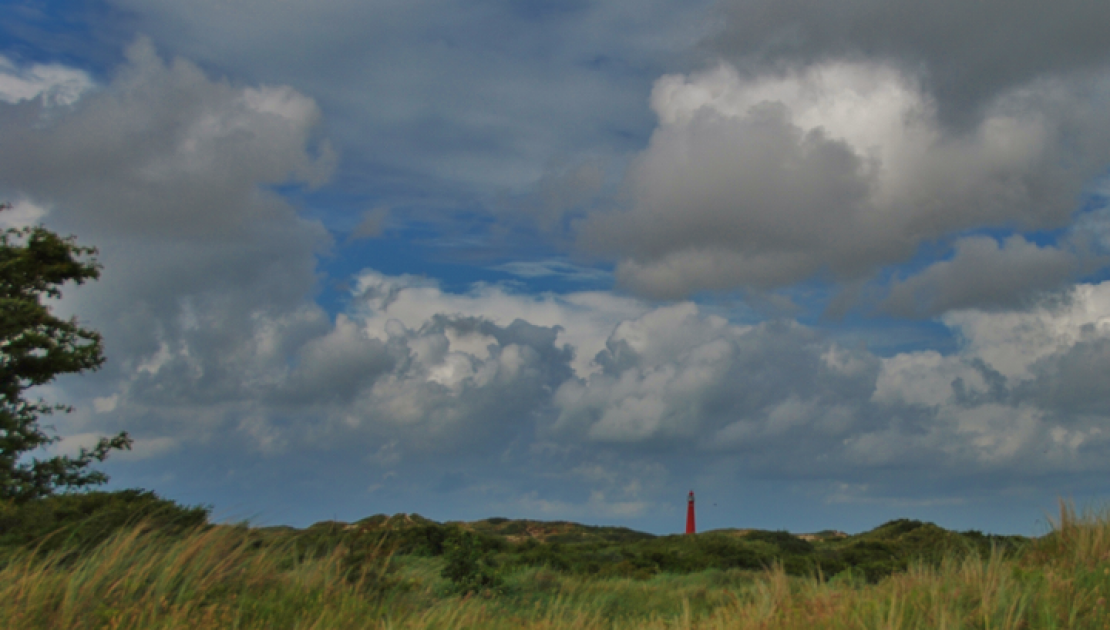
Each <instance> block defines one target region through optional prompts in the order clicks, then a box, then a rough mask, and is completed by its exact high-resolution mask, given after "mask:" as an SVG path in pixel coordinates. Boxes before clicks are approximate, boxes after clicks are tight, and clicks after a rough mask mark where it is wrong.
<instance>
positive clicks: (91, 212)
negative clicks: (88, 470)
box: [0, 0, 1110, 534]
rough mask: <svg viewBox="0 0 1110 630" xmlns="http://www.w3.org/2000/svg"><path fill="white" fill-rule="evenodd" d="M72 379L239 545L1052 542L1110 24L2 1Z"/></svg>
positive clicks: (1101, 211) (1095, 272)
mask: <svg viewBox="0 0 1110 630" xmlns="http://www.w3.org/2000/svg"><path fill="white" fill-rule="evenodd" d="M0 8H2V11H0V146H3V147H4V151H3V154H2V155H0V199H5V200H8V201H10V202H11V203H12V204H13V206H14V207H13V209H12V210H10V211H7V212H5V213H4V214H3V215H0V221H2V222H4V224H5V225H21V224H27V223H35V222H42V223H44V224H45V225H47V226H48V227H50V228H52V229H55V230H58V231H61V232H65V233H72V234H76V235H77V236H78V237H79V240H80V242H82V243H85V244H90V245H95V246H97V247H98V248H99V250H100V261H101V262H102V263H103V265H104V272H103V276H102V278H101V280H100V281H99V282H97V283H95V284H93V285H89V286H83V287H74V288H72V289H70V290H67V291H66V292H65V295H64V297H63V299H62V300H60V301H59V302H58V303H57V304H56V305H55V308H56V309H57V310H58V311H59V312H62V313H65V314H66V315H73V316H77V317H78V318H79V319H80V321H82V322H83V323H85V324H87V325H89V326H91V327H93V328H95V329H97V330H99V331H101V332H102V333H103V334H104V339H105V350H106V355H107V357H108V361H107V363H106V364H105V366H104V368H103V369H101V370H100V371H98V372H96V373H92V374H85V375H80V376H67V377H64V378H60V379H58V380H57V381H56V382H55V383H52V384H51V385H49V386H46V387H43V388H42V392H41V393H42V395H43V396H44V397H46V398H49V399H52V400H58V401H64V402H69V403H71V404H73V405H74V406H75V407H76V411H74V412H73V413H72V414H68V415H66V416H61V417H57V418H53V419H52V422H53V423H54V426H55V427H56V429H57V431H58V433H59V434H60V435H62V436H63V437H64V438H65V439H64V440H63V441H62V442H61V443H60V444H59V445H57V446H56V447H55V448H56V450H60V451H62V452H72V451H75V450H76V449H77V448H79V447H80V446H81V445H83V444H88V443H90V441H93V440H95V438H96V436H98V435H104V434H109V433H114V432H118V431H120V430H127V431H129V432H130V433H131V435H132V436H133V437H134V438H135V440H136V441H135V448H134V450H133V451H131V452H129V453H120V454H118V455H115V456H113V458H112V459H110V460H109V462H107V463H106V464H105V466H104V469H105V470H106V471H107V472H108V473H109V474H110V475H111V476H112V481H111V483H110V487H113V488H122V487H136V486H138V487H143V488H149V489H152V490H155V491H157V492H159V493H160V494H162V495H164V496H167V497H170V498H173V499H176V500H180V501H183V502H186V503H194V504H195V503H202V504H208V505H212V506H213V507H214V508H215V514H216V515H217V516H218V517H219V518H251V519H253V520H255V521H256V522H259V523H266V524H276V523H288V524H293V525H298V526H303V525H306V524H309V523H312V522H314V521H318V520H323V519H328V518H339V519H342V520H355V519H358V518H361V517H364V516H367V515H370V514H374V513H380V512H387V513H393V512H418V513H420V514H423V515H425V516H428V517H430V518H433V519H437V520H450V519H475V518H482V517H488V516H508V517H516V518H534V519H545V520H554V519H569V520H576V521H580V522H585V523H614V524H621V525H626V526H630V527H634V528H638V529H642V530H646V531H652V532H656V533H667V532H675V531H679V528H680V527H681V526H682V524H683V516H684V514H683V507H684V499H685V493H686V492H687V491H688V490H689V489H694V490H695V491H696V492H697V493H698V496H699V506H700V507H699V509H700V512H699V524H700V525H701V526H702V527H704V528H715V527H763V528H785V529H789V530H791V531H797V532H800V531H808V530H819V529H829V528H835V529H842V530H846V531H859V530H862V529H868V528H870V527H873V526H875V525H878V524H880V523H881V522H883V521H885V520H888V519H891V518H899V517H912V518H920V519H925V520H931V521H934V522H937V523H939V524H941V525H943V526H946V527H952V528H958V529H980V530H985V531H994V532H1000V533H1024V534H1032V533H1038V532H1039V531H1043V528H1044V527H1045V520H1044V515H1045V513H1046V512H1047V511H1050V510H1051V509H1052V508H1053V504H1054V502H1055V500H1056V498H1057V497H1061V496H1062V497H1073V498H1075V499H1076V500H1077V501H1079V502H1080V503H1084V502H1095V503H1099V502H1101V501H1103V500H1104V499H1105V497H1106V494H1107V487H1106V484H1105V482H1104V481H1103V480H1104V479H1106V478H1107V474H1106V473H1107V472H1110V470H1108V466H1110V464H1107V463H1106V462H1110V457H1108V455H1110V394H1108V393H1106V388H1105V387H1104V383H1105V375H1106V374H1107V370H1108V369H1110V283H1107V282H1106V281H1107V280H1108V279H1110V276H1108V274H1107V268H1108V265H1110V258H1108V249H1110V247H1108V246H1110V214H1108V213H1110V210H1108V205H1107V195H1108V194H1110V185H1108V180H1107V168H1108V166H1110V122H1107V119H1106V117H1105V115H1104V112H1105V111H1106V106H1107V104H1108V103H1107V101H1108V100H1110V42H1107V41H1106V39H1105V37H1104V36H1103V34H1102V33H1101V30H1100V29H1099V28H1096V25H1101V24H1105V23H1106V22H1107V18H1110V15H1106V14H1107V13H1110V8H1107V7H1102V6H1101V5H1097V6H1096V5H1085V6H1075V7H1068V8H1064V9H1061V8H1060V7H1045V8H1044V9H1040V8H1037V7H1035V6H1032V5H1030V6H1021V7H1013V6H1011V4H1009V3H1005V2H1002V1H1001V0H990V1H986V2H979V3H975V4H974V5H967V4H966V3H961V2H954V1H953V2H937V3H928V4H926V5H921V4H918V3H911V2H909V1H908V0H906V1H902V0H898V1H896V2H889V1H888V2H879V1H878V0H852V1H850V2H839V3H835V4H834V3H822V2H817V1H816V0H787V1H783V0H716V1H705V2H694V3H691V2H677V1H673V0H641V1H639V2H627V1H623V0H612V1H610V2H604V3H602V2H594V1H590V0H582V1H580V2H569V3H567V2H558V3H556V2H524V1H519V0H512V1H510V0H487V1H483V2H477V3H470V4H467V5H461V4H457V3H450V2H444V1H442V0H426V1H423V2H363V1H355V0H324V1H321V0H316V1H313V2H309V1H308V0H303V1H302V0H290V1H288V2H282V3H273V2H263V1H262V0H235V1H232V2H223V1H221V2H216V1H207V0H205V1H199V2H193V3H180V2H170V1H168V0H143V1H142V2H139V1H137V0H98V1H90V2H49V3H47V2H41V1H33V0H20V1H4V2H2V3H0Z"/></svg>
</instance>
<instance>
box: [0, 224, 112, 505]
mask: <svg viewBox="0 0 1110 630" xmlns="http://www.w3.org/2000/svg"><path fill="white" fill-rule="evenodd" d="M9 208H11V206H10V205H9V204H0V211H3V210H7V209H9ZM95 255H96V249H95V248H92V247H81V246H78V245H77V244H76V242H75V239H74V237H72V236H70V237H61V236H58V235H57V234H55V233H53V232H51V231H50V230H47V229H46V228H44V227H43V226H41V225H38V226H34V227H25V228H7V229H5V230H3V232H0V500H10V501H15V502H16V503H22V502H25V501H29V500H32V499H36V498H40V497H44V496H48V495H51V494H54V493H55V492H56V491H57V490H59V489H76V488H81V487H85V486H93V485H99V484H102V483H104V482H105V481H107V480H108V477H107V476H106V475H105V474H104V473H102V472H99V471H95V470H91V469H90V468H89V466H90V465H91V464H92V463H93V462H94V461H98V462H102V461H104V459H105V458H106V457H107V456H108V453H109V451H111V450H113V449H127V450H130V448H131V438H130V437H129V436H128V435H127V433H126V432H123V433H120V434H119V435H117V436H115V437H113V438H101V439H100V441H99V443H98V444H97V445H96V446H95V447H94V448H92V449H91V450H90V449H86V448H82V449H81V451H80V453H79V454H78V455H77V457H70V456H56V457H52V458H49V459H38V458H31V460H30V461H26V459H27V458H26V455H28V454H30V453H32V452H33V451H35V450H36V449H39V448H41V447H43V446H47V445H49V444H53V443H54V442H57V441H58V440H60V439H61V438H59V437H57V436H56V435H55V434H53V429H52V428H51V427H42V426H40V425H39V418H40V417H41V416H44V415H49V414H51V413H53V412H55V411H65V412H67V413H68V412H70V411H72V410H73V409H72V408H71V407H68V406H66V405H51V404H47V403H46V402H45V401H43V400H42V399H41V398H40V399H38V400H35V401H29V400H27V399H25V398H24V394H25V392H26V390H27V389H29V388H32V387H35V386H38V385H43V384H46V383H49V382H51V381H53V380H54V378H55V377H56V376H58V375H59V374H70V373H80V372H84V371H86V370H96V369H97V368H99V367H100V366H101V364H103V363H104V355H103V352H102V348H101V338H100V334H99V333H97V332H96V331H93V330H87V329H84V328H81V327H80V326H78V325H77V320H76V318H73V319H70V320H69V321H66V320H62V319H59V318H57V317H55V316H54V315H53V314H52V313H51V312H50V307H49V306H47V305H45V304H43V298H44V297H49V298H58V297H61V295H62V292H61V286H62V285H64V284H65V283H67V282H75V283H77V284H83V283H84V282H85V281H86V280H95V279H97V278H99V277H100V266H99V265H98V264H97V262H96V259H95ZM44 429H49V430H50V433H47V432H46V430H44Z"/></svg>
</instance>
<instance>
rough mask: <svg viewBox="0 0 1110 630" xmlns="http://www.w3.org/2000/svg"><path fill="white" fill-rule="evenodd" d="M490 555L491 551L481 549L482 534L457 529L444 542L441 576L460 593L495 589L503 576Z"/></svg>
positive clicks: (499, 584)
mask: <svg viewBox="0 0 1110 630" xmlns="http://www.w3.org/2000/svg"><path fill="white" fill-rule="evenodd" d="M490 556H491V550H489V549H488V548H486V549H484V548H483V541H482V539H481V537H479V536H477V535H475V534H473V533H471V532H468V531H465V530H462V529H456V530H454V531H452V532H451V534H450V535H449V536H448V537H447V540H446V542H445V543H444V552H443V559H444V560H445V561H446V562H447V564H446V566H445V567H444V568H443V572H442V574H441V575H442V576H443V577H445V578H447V579H448V580H451V583H452V584H453V585H454V588H455V590H456V591H457V592H459V593H461V594H466V593H473V592H481V591H485V590H496V589H498V588H499V587H500V586H501V584H502V578H501V574H500V572H499V571H498V570H497V566H496V564H495V563H494V561H493V559H492V558H491V557H490Z"/></svg>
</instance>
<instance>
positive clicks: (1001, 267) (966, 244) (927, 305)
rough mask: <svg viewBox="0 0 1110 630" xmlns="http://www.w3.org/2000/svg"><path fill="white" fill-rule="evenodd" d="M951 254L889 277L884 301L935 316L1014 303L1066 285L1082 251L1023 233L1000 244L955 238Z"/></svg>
mask: <svg viewBox="0 0 1110 630" xmlns="http://www.w3.org/2000/svg"><path fill="white" fill-rule="evenodd" d="M954 249H955V250H956V251H955V255H954V256H953V257H952V259H950V260H945V261H941V262H937V263H933V264H932V265H930V266H929V267H928V268H926V269H925V270H924V271H922V272H920V273H918V274H916V275H913V276H911V277H909V278H906V279H905V280H899V281H895V282H892V283H891V288H890V295H889V296H888V297H887V298H886V299H885V300H884V301H883V303H882V307H883V308H884V309H886V310H888V311H890V312H892V313H895V314H897V315H901V316H909V317H913V316H924V317H931V316H935V315H939V314H941V313H945V312H947V311H950V310H956V309H962V308H970V307H978V308H988V309H989V308H993V309H1002V308H1016V307H1021V306H1024V305H1028V304H1031V303H1032V302H1033V301H1034V300H1035V299H1036V298H1037V297H1039V294H1040V293H1042V292H1045V291H1053V290H1057V289H1060V288H1062V287H1063V286H1064V285H1066V283H1067V281H1068V280H1069V279H1071V278H1072V277H1074V276H1075V274H1076V273H1077V272H1078V271H1079V267H1080V264H1079V257H1078V256H1077V255H1076V254H1075V253H1073V252H1068V251H1066V250H1063V249H1058V248H1056V247H1038V246H1037V245H1035V244H1033V243H1030V242H1028V241H1026V240H1025V239H1023V238H1022V237H1020V236H1016V235H1015V236H1011V237H1010V238H1008V239H1006V240H1005V241H1003V243H1002V245H1001V246H999V243H998V242H997V241H996V240H995V239H993V238H990V237H968V238H962V239H959V240H957V241H956V243H955V245H954Z"/></svg>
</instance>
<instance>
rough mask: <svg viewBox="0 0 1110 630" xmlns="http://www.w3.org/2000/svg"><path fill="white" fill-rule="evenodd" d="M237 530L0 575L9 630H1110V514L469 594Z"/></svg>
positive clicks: (520, 580)
mask: <svg viewBox="0 0 1110 630" xmlns="http://www.w3.org/2000/svg"><path fill="white" fill-rule="evenodd" d="M306 540H307V539H306V538H304V537H303V536H302V537H297V536H288V535H286V536H276V535H272V534H268V533H267V532H265V531H262V530H255V529H250V528H247V527H236V526H207V527H198V528H196V529H193V530H191V531H189V532H186V533H183V534H182V533H177V534H175V535H164V534H161V533H159V531H158V530H157V529H153V530H152V529H151V528H149V527H143V526H141V525H140V526H132V527H128V528H124V529H121V530H118V531H116V532H115V533H114V534H112V535H111V536H110V537H109V538H108V539H106V540H104V541H103V542H99V543H98V544H96V545H95V546H93V547H91V548H89V549H86V550H83V551H81V552H75V551H73V550H72V549H69V550H67V549H66V548H65V547H62V548H58V549H53V550H44V548H43V547H42V546H41V545H40V547H39V549H38V551H36V550H35V549H34V548H32V547H22V548H19V549H18V550H15V551H11V552H9V553H7V554H5V555H4V556H3V558H2V559H0V628H12V629H16V628H28V629H30V628H59V629H70V628H73V629H77V628H82V629H83V628H89V629H92V628H135V629H148V628H182V629H186V628H187V629H190V630H195V629H206V628H221V629H222V628H289V629H294V628H296V629H301V628H305V629H307V628H319V629H324V628H414V629H415V628H435V629H443V628H506V629H507V628H532V629H541V628H542V629H554V628H586V629H590V628H630V629H636V630H650V629H655V628H659V629H663V628H707V629H708V628H930V629H932V628H983V629H986V628H991V629H994V628H998V629H1004V628H1110V614H1108V612H1107V604H1106V598H1107V596H1108V594H1110V514H1108V513H1107V512H1105V511H1103V512H1089V513H1085V514H1080V515H1077V514H1076V512H1075V510H1074V509H1072V508H1071V507H1070V506H1068V505H1067V504H1061V508H1060V514H1059V516H1058V517H1057V519H1055V521H1054V522H1053V530H1052V531H1051V532H1050V533H1049V534H1048V535H1046V536H1043V537H1040V538H1038V539H1035V540H1033V541H1031V542H1030V543H1029V544H1027V545H1025V546H1023V547H1022V548H1020V549H1019V550H1017V551H1014V552H1010V553H1003V552H1002V551H998V550H996V551H994V552H988V553H986V554H982V553H976V552H973V551H972V550H967V551H964V552H958V551H949V552H947V553H946V555H945V556H944V557H943V558H942V559H940V560H939V561H937V560H936V559H934V560H932V561H926V560H921V561H914V562H911V563H910V564H909V566H908V568H907V569H906V570H904V571H898V572H896V573H894V574H892V575H890V576H889V577H885V578H882V579H880V580H878V581H877V582H875V583H868V582H867V581H866V580H864V579H862V578H861V577H860V576H859V575H858V574H853V573H852V572H851V571H845V572H843V573H841V574H838V575H836V576H835V577H832V578H828V579H826V578H825V577H823V576H822V575H820V574H819V573H817V574H813V575H810V576H797V575H789V574H788V573H787V571H786V570H785V569H784V567H783V566H782V564H776V565H774V566H771V567H769V568H766V569H763V570H759V571H751V570H744V569H727V570H721V569H708V570H702V571H697V572H692V573H686V574H676V573H666V572H661V573H656V574H654V575H652V576H650V577H648V578H646V579H644V578H643V577H641V578H639V579H637V578H632V577H604V576H598V575H594V576H583V575H580V574H576V573H573V572H568V571H560V570H554V569H551V568H548V567H545V566H525V565H512V566H510V565H505V566H503V567H502V568H501V570H500V583H499V584H498V585H497V586H496V587H495V588H486V589H481V590H476V591H473V592H470V593H468V594H465V595H463V594H460V590H459V589H458V588H457V587H455V586H454V585H453V584H452V583H451V582H450V581H449V580H447V579H445V578H444V577H442V573H443V569H444V566H445V561H444V558H443V557H434V556H432V557H429V556H420V555H412V554H406V555H398V554H397V553H396V546H394V547H392V548H391V547H390V544H389V540H390V539H389V537H385V538H381V539H378V540H377V542H375V543H374V544H372V545H369V546H363V547H354V546H346V545H338V546H333V547H331V548H328V547H327V546H323V547H321V546H315V547H314V546H313V545H311V544H308V545H306V544H305V542H306Z"/></svg>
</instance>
